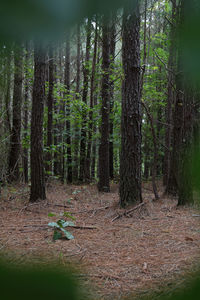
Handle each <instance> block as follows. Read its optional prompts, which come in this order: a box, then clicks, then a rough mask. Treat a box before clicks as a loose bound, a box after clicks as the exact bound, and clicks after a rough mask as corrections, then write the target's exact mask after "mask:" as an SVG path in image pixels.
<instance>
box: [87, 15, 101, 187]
mask: <svg viewBox="0 0 200 300" xmlns="http://www.w3.org/2000/svg"><path fill="white" fill-rule="evenodd" d="M95 26H96V28H95V37H94V54H93V61H92V74H91V86H90V112H89V124H88V127H89V129H88V144H87V157H86V163H85V179H86V181H89V180H90V178H91V176H90V169H91V168H90V166H91V147H92V132H93V127H94V126H93V107H94V92H95V73H96V60H97V41H98V24H97V20H96V25H95Z"/></svg>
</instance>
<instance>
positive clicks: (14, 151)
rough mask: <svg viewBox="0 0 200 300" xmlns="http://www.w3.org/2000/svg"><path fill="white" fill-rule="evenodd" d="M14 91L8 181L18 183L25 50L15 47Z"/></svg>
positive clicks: (18, 46) (19, 46)
mask: <svg viewBox="0 0 200 300" xmlns="http://www.w3.org/2000/svg"><path fill="white" fill-rule="evenodd" d="M14 65H15V66H14V68H15V70H14V91H13V107H12V115H13V119H12V131H11V139H10V153H9V165H8V173H9V174H8V175H9V176H8V180H9V181H10V182H13V181H18V180H19V178H20V173H19V165H20V161H19V160H20V150H21V106H22V82H23V48H22V46H21V45H17V44H16V45H15V50H14Z"/></svg>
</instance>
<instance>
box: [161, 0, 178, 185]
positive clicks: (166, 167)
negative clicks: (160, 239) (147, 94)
mask: <svg viewBox="0 0 200 300" xmlns="http://www.w3.org/2000/svg"><path fill="white" fill-rule="evenodd" d="M175 20H176V6H175V2H174V1H173V2H172V22H173V24H171V29H170V47H169V59H168V70H169V71H168V86H167V107H166V124H167V126H166V129H165V146H166V147H165V154H164V163H163V185H165V186H166V185H167V184H168V185H169V186H168V189H173V187H172V188H170V185H171V184H172V185H173V179H172V180H171V179H170V178H169V176H170V158H171V151H170V149H171V147H172V128H173V105H174V98H175V66H176V52H177V50H176V34H175V25H176V24H175Z"/></svg>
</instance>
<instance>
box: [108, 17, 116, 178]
mask: <svg viewBox="0 0 200 300" xmlns="http://www.w3.org/2000/svg"><path fill="white" fill-rule="evenodd" d="M115 43H116V14H115V13H114V12H112V25H111V33H110V66H111V68H110V70H111V71H110V73H111V74H112V73H113V72H114V62H115ZM113 107H114V82H113V81H112V82H111V83H110V142H109V173H110V178H111V179H113V178H114V166H113V159H114V157H113V151H114V149H113Z"/></svg>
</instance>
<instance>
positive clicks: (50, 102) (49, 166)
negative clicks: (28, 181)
mask: <svg viewBox="0 0 200 300" xmlns="http://www.w3.org/2000/svg"><path fill="white" fill-rule="evenodd" d="M53 88H54V53H53V45H52V44H50V45H49V91H48V98H47V108H48V120H47V149H48V152H47V155H46V172H47V174H46V175H47V176H48V175H51V174H52V149H51V147H52V144H53V137H52V130H53Z"/></svg>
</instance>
